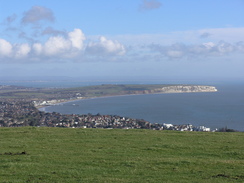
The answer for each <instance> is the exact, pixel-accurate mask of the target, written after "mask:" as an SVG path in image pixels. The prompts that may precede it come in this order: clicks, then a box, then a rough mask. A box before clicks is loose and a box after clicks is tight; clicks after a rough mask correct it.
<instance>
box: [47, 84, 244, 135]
mask: <svg viewBox="0 0 244 183" xmlns="http://www.w3.org/2000/svg"><path fill="white" fill-rule="evenodd" d="M216 87H217V89H218V92H214V93H172V94H147V95H128V96H116V97H105V98H94V99H85V100H79V101H75V102H68V103H64V104H62V105H55V106H49V107H45V109H43V110H45V111H47V112H53V111H55V112H59V113H63V114H88V113H91V114H97V113H100V114H108V115H119V116H124V117H131V118H138V119H145V120H147V121H149V122H151V123H160V124H162V123H171V124H192V125H194V126H202V125H203V126H206V127H210V128H211V129H215V128H222V127H227V128H231V129H235V130H239V131H244V84H243V83H238V84H237V83H235V84H225V85H224V84H220V85H217V86H216Z"/></svg>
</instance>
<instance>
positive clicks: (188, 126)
mask: <svg viewBox="0 0 244 183" xmlns="http://www.w3.org/2000/svg"><path fill="white" fill-rule="evenodd" d="M162 127H163V129H165V130H177V131H202V132H210V131H211V129H210V128H208V127H205V126H193V125H191V124H184V125H173V124H166V123H163V125H162Z"/></svg>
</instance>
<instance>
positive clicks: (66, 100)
mask: <svg viewBox="0 0 244 183" xmlns="http://www.w3.org/2000/svg"><path fill="white" fill-rule="evenodd" d="M214 92H217V91H191V92H189V91H186V92H184V91H180V92H158V93H157V92H156V93H141V94H124V95H123V94H121V95H120V94H118V95H108V96H94V97H84V98H80V99H60V100H61V101H57V102H52V104H50V105H37V106H35V107H36V108H37V109H38V110H41V111H45V110H42V109H43V108H46V107H49V106H55V105H61V104H66V103H70V102H77V101H81V100H91V99H97V98H110V97H123V96H125V97H126V96H135V95H149V94H151V95H159V94H180V93H182V94H183V93H214Z"/></svg>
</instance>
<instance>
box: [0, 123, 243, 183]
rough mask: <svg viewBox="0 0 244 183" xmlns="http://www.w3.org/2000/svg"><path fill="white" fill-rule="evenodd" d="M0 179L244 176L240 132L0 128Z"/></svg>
mask: <svg viewBox="0 0 244 183" xmlns="http://www.w3.org/2000/svg"><path fill="white" fill-rule="evenodd" d="M0 139H1V140H0V182H5V183H10V182H11V183H15V182H21V183H22V182H42V183H43V182H59V183H60V182H221V183H222V182H244V173H243V172H244V171H243V169H244V167H243V165H244V143H243V142H244V141H243V139H244V133H204V132H176V131H153V130H121V129H119V130H116V129H111V130H109V129H70V128H69V129H68V128H36V127H23V128H0Z"/></svg>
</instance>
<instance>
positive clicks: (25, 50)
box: [15, 43, 31, 58]
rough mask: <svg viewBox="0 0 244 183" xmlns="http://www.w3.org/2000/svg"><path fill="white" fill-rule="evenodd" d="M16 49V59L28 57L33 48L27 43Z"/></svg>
mask: <svg viewBox="0 0 244 183" xmlns="http://www.w3.org/2000/svg"><path fill="white" fill-rule="evenodd" d="M15 49H16V52H15V57H16V58H23V57H26V56H27V55H28V54H29V52H30V51H31V48H30V46H29V44H27V43H24V44H20V45H17V46H16V47H15Z"/></svg>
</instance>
